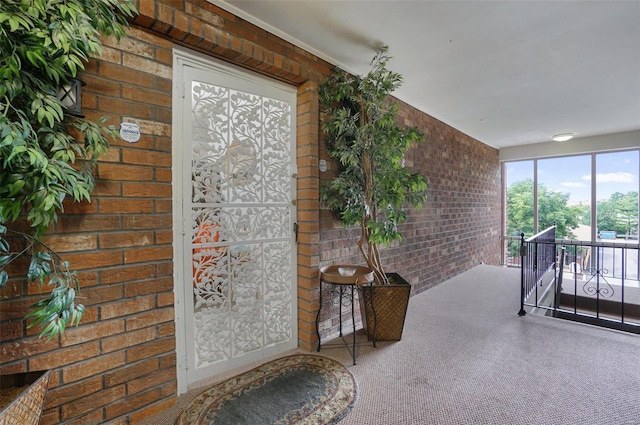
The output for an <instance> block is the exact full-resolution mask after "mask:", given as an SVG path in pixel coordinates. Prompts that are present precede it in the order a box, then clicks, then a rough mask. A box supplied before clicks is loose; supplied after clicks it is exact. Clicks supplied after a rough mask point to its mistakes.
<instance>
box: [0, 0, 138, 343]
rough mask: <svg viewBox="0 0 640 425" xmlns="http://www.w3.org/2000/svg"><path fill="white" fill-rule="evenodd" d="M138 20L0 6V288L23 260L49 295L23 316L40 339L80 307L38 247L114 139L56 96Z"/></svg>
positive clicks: (50, 1) (97, 1) (42, 4)
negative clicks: (106, 40) (108, 39)
mask: <svg viewBox="0 0 640 425" xmlns="http://www.w3.org/2000/svg"><path fill="white" fill-rule="evenodd" d="M136 13H137V11H136V9H135V6H134V5H133V2H132V0H65V1H54V0H30V1H25V0H2V2H0V109H1V110H2V114H1V115H0V287H2V286H4V285H5V284H6V283H7V282H8V280H9V274H8V273H7V271H6V269H5V267H6V266H7V265H8V264H9V263H11V262H13V261H14V260H16V259H17V258H20V257H22V256H24V255H29V256H30V263H29V266H28V270H26V271H25V275H26V277H27V279H28V280H29V281H30V282H36V283H39V284H40V285H43V284H45V283H47V284H49V285H51V286H52V291H51V294H50V296H49V297H48V298H46V299H43V300H41V301H40V302H38V303H36V304H35V305H34V309H33V310H32V311H31V312H30V313H29V314H28V315H27V317H28V318H31V319H32V320H31V321H30V323H29V325H28V326H29V327H32V326H39V327H40V328H41V333H40V336H41V337H42V336H47V337H48V338H52V337H54V336H55V335H58V334H61V333H62V332H64V329H65V327H66V326H67V325H73V324H77V323H78V322H79V321H80V319H81V317H82V313H83V311H84V307H83V306H82V305H81V304H77V303H76V302H75V301H74V300H75V295H76V290H77V289H78V282H77V278H76V275H75V273H73V272H72V271H70V269H69V265H68V263H66V262H65V261H63V260H62V259H61V258H60V257H59V256H58V255H57V254H56V253H55V252H53V251H52V250H51V249H49V248H48V247H47V246H46V245H45V244H44V243H43V242H42V241H41V240H40V238H41V236H42V235H43V234H44V233H45V232H46V231H47V230H48V229H49V228H50V226H51V225H52V223H54V222H55V221H56V218H57V215H58V213H59V212H62V211H63V201H64V200H65V199H71V200H73V201H78V202H79V201H84V200H87V201H88V200H90V193H91V191H92V190H93V188H94V184H95V182H94V177H93V173H92V171H93V167H92V166H93V165H94V164H95V161H96V160H97V158H98V157H99V156H100V155H101V154H103V153H104V152H105V151H106V150H107V149H108V146H109V139H110V138H112V137H117V132H116V129H115V128H114V127H113V126H106V125H105V120H104V119H99V120H98V121H97V122H95V121H92V120H89V119H85V118H83V117H78V116H74V115H72V114H71V113H70V111H69V110H68V109H67V107H66V106H65V105H64V104H63V103H62V101H61V100H60V99H59V98H58V91H59V88H60V87H61V86H62V85H64V84H66V83H68V82H69V81H70V79H71V78H75V77H77V76H78V74H79V73H80V72H81V71H82V70H84V66H85V64H86V63H87V62H88V61H89V58H91V57H98V56H100V54H101V47H102V43H101V37H102V36H115V37H116V38H117V39H118V40H119V39H120V38H121V37H123V36H125V35H126V29H127V28H128V27H129V26H128V22H127V18H130V17H133V16H134V14H136ZM20 221H23V222H25V221H26V228H27V230H26V231H25V230H24V227H25V226H22V227H21V226H17V228H18V229H20V230H16V229H15V227H16V223H18V222H20ZM16 236H18V239H19V240H21V241H22V242H21V243H19V244H16V243H15V239H16V238H15V237H16ZM10 241H11V242H12V243H10Z"/></svg>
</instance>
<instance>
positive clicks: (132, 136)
mask: <svg viewBox="0 0 640 425" xmlns="http://www.w3.org/2000/svg"><path fill="white" fill-rule="evenodd" d="M120 137H122V140H124V141H125V142H129V143H135V142H137V141H138V140H140V126H139V125H138V124H136V123H134V122H122V123H120Z"/></svg>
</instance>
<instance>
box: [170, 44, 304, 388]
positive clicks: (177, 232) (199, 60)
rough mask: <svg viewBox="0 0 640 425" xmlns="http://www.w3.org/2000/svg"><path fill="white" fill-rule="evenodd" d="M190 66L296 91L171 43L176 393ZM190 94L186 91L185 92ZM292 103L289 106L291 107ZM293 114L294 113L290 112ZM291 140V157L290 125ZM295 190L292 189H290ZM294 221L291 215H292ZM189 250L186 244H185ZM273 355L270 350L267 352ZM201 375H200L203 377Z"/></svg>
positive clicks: (182, 332)
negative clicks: (185, 104) (187, 74)
mask: <svg viewBox="0 0 640 425" xmlns="http://www.w3.org/2000/svg"><path fill="white" fill-rule="evenodd" d="M186 66H190V67H193V68H197V69H202V70H210V71H217V72H223V73H227V74H229V75H233V76H237V77H240V78H244V79H247V80H250V81H254V82H255V81H259V82H260V83H261V84H265V85H268V86H273V87H276V88H279V89H283V90H286V91H289V92H293V93H296V89H295V88H294V87H292V86H289V85H286V84H284V83H281V82H279V81H276V80H271V79H268V78H267V77H264V76H262V75H259V74H257V73H252V72H250V71H247V70H243V69H240V68H236V67H232V66H231V65H229V64H226V63H223V62H221V61H218V60H215V59H213V58H211V57H208V56H206V55H203V54H200V53H197V52H194V51H190V50H187V49H186V48H183V47H180V46H174V48H173V104H172V124H173V125H172V190H173V195H172V206H173V260H174V268H173V278H174V310H175V326H176V330H175V336H176V355H177V359H176V363H177V365H176V369H177V379H178V395H180V394H183V393H185V392H187V391H188V389H189V378H188V364H187V363H188V362H187V350H186V344H187V343H188V341H186V335H187V334H188V333H187V326H188V323H187V319H186V317H185V302H187V300H186V299H185V291H184V289H183V288H184V286H183V285H184V282H185V281H191V276H190V275H189V276H187V275H186V274H187V273H186V272H185V264H184V252H185V251H184V250H185V249H186V247H185V243H184V241H185V240H186V232H187V231H186V230H185V229H190V224H191V223H190V220H191V218H190V217H184V214H183V198H184V192H185V190H186V189H185V188H184V186H185V185H184V183H183V176H184V172H185V171H186V170H184V166H185V165H184V164H185V161H184V157H183V153H184V152H183V146H184V140H182V138H183V130H182V126H181V125H179V123H181V122H182V116H183V111H182V107H183V102H184V96H185V95H186V90H187V89H186V87H185V83H184V78H185V69H184V68H185V67H186ZM189 94H190V93H189ZM295 106H296V105H295V102H294V103H293V107H294V108H295ZM294 117H295V113H294ZM292 131H293V132H294V134H293V139H294V143H293V144H292V150H291V155H292V156H293V158H294V160H295V125H294V126H292ZM294 190H295V188H294ZM293 220H294V222H295V217H293ZM189 249H190V247H189ZM292 249H293V251H292V271H293V273H292V280H293V282H292V285H293V286H294V292H295V288H296V287H297V282H296V280H297V279H296V269H297V253H296V249H295V243H294V244H293V246H292ZM292 302H293V304H294V305H293V307H292V311H293V312H292V314H293V315H294V317H292V334H293V335H292V342H291V343H290V344H289V347H288V348H289V349H290V348H295V347H296V346H297V340H298V329H297V294H296V295H294V296H293V298H292ZM269 354H273V353H269ZM269 354H267V355H269ZM203 378H204V377H203Z"/></svg>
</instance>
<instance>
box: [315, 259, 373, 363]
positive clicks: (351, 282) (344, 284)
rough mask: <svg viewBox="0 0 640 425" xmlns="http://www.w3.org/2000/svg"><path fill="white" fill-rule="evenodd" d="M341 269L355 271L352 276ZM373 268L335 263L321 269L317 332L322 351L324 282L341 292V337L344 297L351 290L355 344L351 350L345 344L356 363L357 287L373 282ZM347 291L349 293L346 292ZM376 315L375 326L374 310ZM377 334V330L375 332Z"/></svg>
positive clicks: (333, 289) (319, 346)
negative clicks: (321, 324) (321, 330)
mask: <svg viewBox="0 0 640 425" xmlns="http://www.w3.org/2000/svg"><path fill="white" fill-rule="evenodd" d="M341 269H354V273H353V275H352V276H346V275H344V274H341V273H340V270H341ZM373 280H374V279H373V270H371V269H370V268H368V267H364V266H351V265H334V266H326V267H322V268H321V269H320V305H319V307H318V314H317V315H316V333H317V335H318V349H317V351H318V352H320V348H321V346H322V341H321V338H320V315H321V313H322V286H323V284H327V285H331V286H332V290H331V291H332V293H333V291H337V292H338V293H339V309H340V325H339V329H340V337H341V338H343V341H344V337H343V336H342V305H343V304H342V303H343V301H342V300H343V297H344V296H349V292H350V297H351V298H350V300H351V323H352V324H353V346H352V349H351V350H349V345H348V344H347V342H346V341H344V342H345V346H346V347H347V350H349V351H350V354H351V357H352V358H353V364H356V318H355V308H354V294H355V291H356V288H357V287H358V286H362V285H372V284H373ZM345 292H347V294H345ZM372 293H373V291H372ZM372 305H373V304H372ZM373 317H374V328H375V324H376V312H375V310H374V311H373ZM374 335H375V332H374ZM373 346H374V347H375V346H376V341H375V338H374V340H373Z"/></svg>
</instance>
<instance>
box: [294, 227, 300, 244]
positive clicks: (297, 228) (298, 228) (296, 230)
mask: <svg viewBox="0 0 640 425" xmlns="http://www.w3.org/2000/svg"><path fill="white" fill-rule="evenodd" d="M298 230H300V225H298V223H293V233H295V235H296V243H297V242H298Z"/></svg>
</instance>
